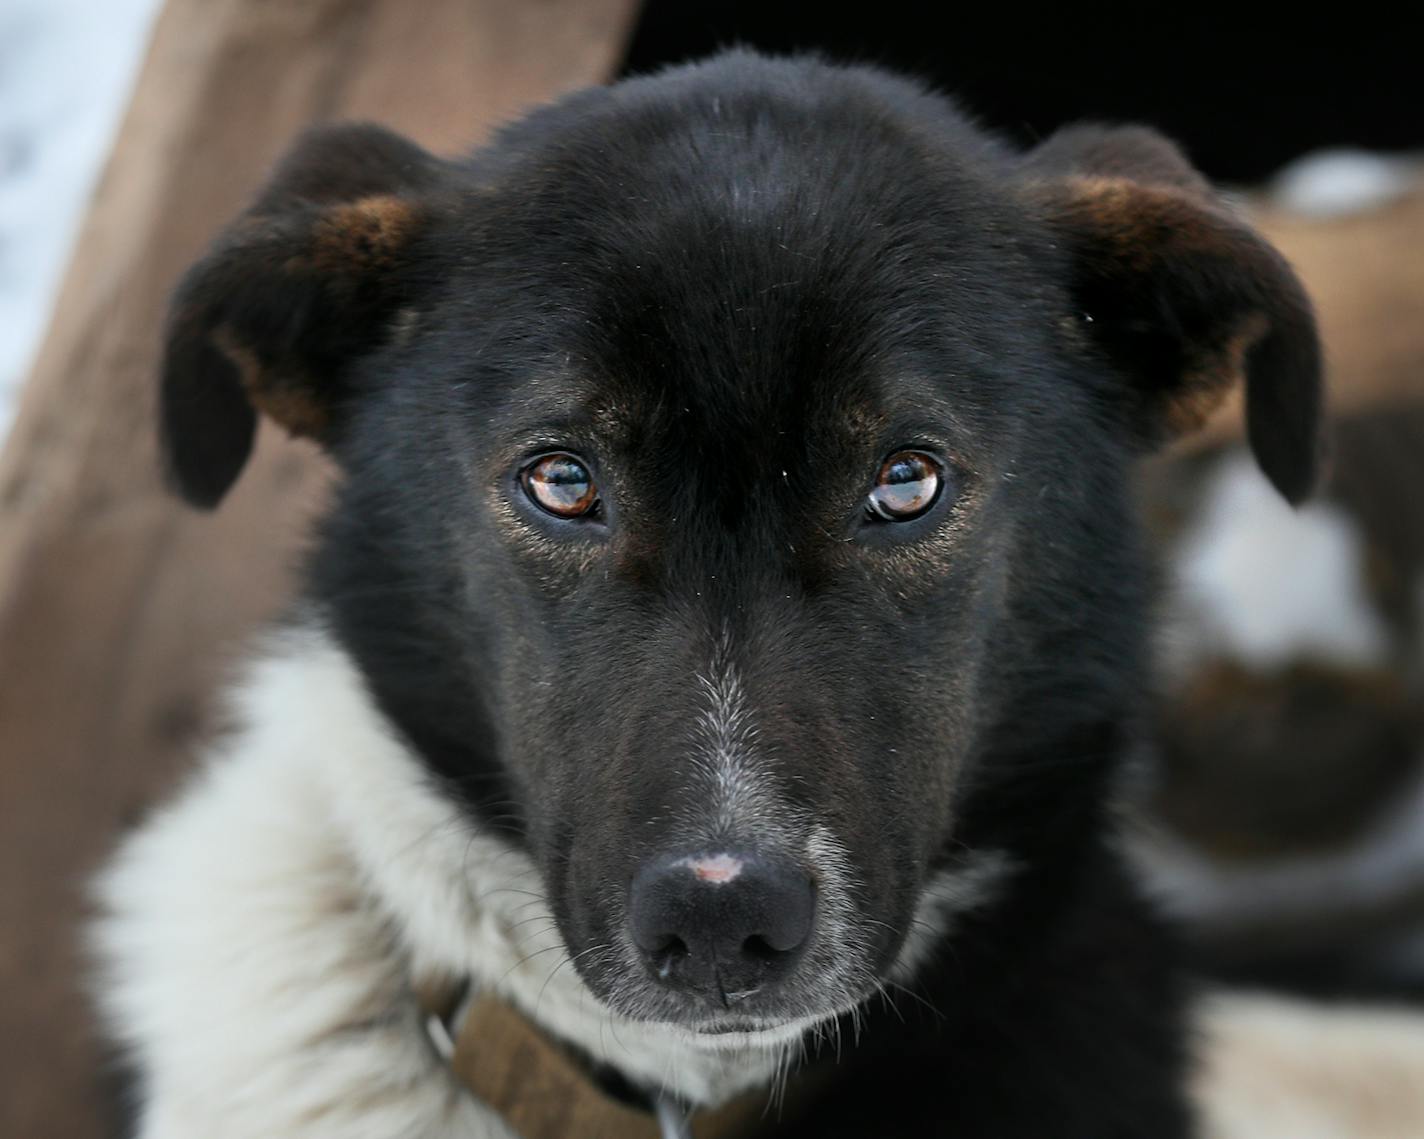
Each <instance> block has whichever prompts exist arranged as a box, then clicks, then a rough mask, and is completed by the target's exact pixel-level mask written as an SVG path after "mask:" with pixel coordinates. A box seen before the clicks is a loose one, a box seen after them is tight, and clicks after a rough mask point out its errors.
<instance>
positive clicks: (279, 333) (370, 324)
mask: <svg viewBox="0 0 1424 1139" xmlns="http://www.w3.org/2000/svg"><path fill="white" fill-rule="evenodd" d="M448 171H449V167H448V166H447V165H446V164H445V163H443V162H442V161H440V160H439V159H437V158H435V157H433V156H432V155H430V154H428V153H427V152H425V151H424V150H422V149H421V148H420V147H418V146H416V145H415V144H414V143H411V142H408V141H407V140H405V139H403V138H401V137H399V136H398V135H395V134H392V133H391V132H389V131H387V130H383V129H382V128H380V127H374V126H365V125H352V126H337V127H323V128H318V129H316V130H313V131H311V132H309V133H308V134H307V135H305V136H304V137H303V138H302V139H301V140H300V141H299V142H298V143H297V144H296V145H295V146H294V147H293V148H292V150H291V151H290V152H289V154H288V155H287V157H286V158H285V159H284V160H283V161H282V163H281V164H280V165H279V166H278V168H277V170H276V172H275V173H274V174H273V176H272V177H271V179H270V180H269V182H268V183H267V186H266V188H265V189H264V190H263V191H262V193H261V195H260V196H259V198H258V199H257V201H256V202H255V203H254V204H253V206H252V207H251V208H250V209H249V210H248V211H247V212H246V213H245V214H243V215H242V216H241V217H240V218H238V219H237V221H235V222H234V223H233V224H232V225H230V226H229V227H228V228H227V230H226V231H225V232H224V233H223V234H222V235H221V236H220V237H219V238H218V240H217V242H216V243H215V244H214V246H213V248H212V249H211V250H210V251H209V252H208V254H207V256H206V257H204V258H203V259H202V260H201V261H199V262H198V263H197V264H196V265H194V266H193V268H192V269H190V270H189V271H188V273H187V275H186V276H185V277H184V278H183V281H182V283H181V284H180V285H179V287H178V290H177V293H176V295H175V296H174V299H173V303H172V307H171V309H170V312H169V318H168V326H167V333H166V338H167V342H166V347H165V352H164V361H163V376H162V388H161V392H160V399H159V404H160V425H159V429H160V436H161V442H162V448H163V453H164V457H165V461H166V466H167V469H168V473H169V475H170V478H171V480H172V482H173V483H174V485H175V486H176V488H177V490H178V491H179V492H180V493H181V494H182V495H183V497H184V498H186V499H187V500H188V501H189V502H190V503H192V504H194V505H196V506H201V507H205V508H212V507H214V506H216V505H217V504H218V502H220V501H221V500H222V497H223V495H225V494H226V493H227V491H228V489H229V488H230V487H231V486H232V484H233V483H234V482H235V481H236V479H237V476H238V475H239V473H241V471H242V467H243V465H244V464H245V463H246V462H247V458H248V455H249V454H250V453H251V450H252V443H253V438H254V436H255V434H256V429H257V412H258V411H262V412H265V413H266V414H267V415H269V416H271V417H272V418H273V419H274V420H276V421H277V422H278V423H280V424H281V425H282V426H283V427H285V428H286V429H287V430H288V431H290V432H291V433H292V434H294V435H306V436H310V437H312V438H315V439H316V440H318V441H320V442H323V443H329V442H331V441H332V439H333V438H334V437H335V435H336V433H337V432H338V431H339V430H340V428H341V423H342V419H343V415H344V412H345V409H346V405H347V402H348V398H349V392H348V390H347V384H346V377H347V374H348V369H349V366H350V364H351V362H352V361H353V360H355V359H356V358H357V357H359V356H360V355H362V354H363V353H366V352H369V351H371V350H372V349H374V348H376V347H377V346H378V345H379V344H380V343H381V341H382V339H383V338H384V337H385V336H387V335H388V333H389V329H390V327H391V324H392V320H393V318H394V316H395V314H396V312H397V311H398V310H399V308H400V306H402V305H404V304H406V303H408V302H409V300H410V298H411V295H412V291H413V289H414V287H415V283H414V281H413V277H414V273H415V260H416V258H415V256H414V249H415V246H416V244H417V239H418V238H419V236H420V234H421V232H422V231H423V229H424V228H425V226H426V224H427V221H428V218H429V209H430V207H429V197H428V195H429V194H430V192H431V191H432V190H435V189H437V188H438V187H439V186H440V185H441V184H442V183H443V182H444V181H445V179H446V177H447V174H448Z"/></svg>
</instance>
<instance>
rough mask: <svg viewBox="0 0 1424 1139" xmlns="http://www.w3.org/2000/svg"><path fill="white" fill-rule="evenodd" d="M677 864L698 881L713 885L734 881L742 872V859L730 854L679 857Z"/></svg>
mask: <svg viewBox="0 0 1424 1139" xmlns="http://www.w3.org/2000/svg"><path fill="white" fill-rule="evenodd" d="M675 865H677V866H686V867H687V868H688V869H689V870H691V871H692V873H693V874H695V875H696V876H697V878H698V880H699V881H702V882H710V883H712V884H713V885H714V886H721V885H723V884H724V883H727V882H731V881H734V880H735V879H736V877H737V876H738V875H739V874H741V872H742V860H741V859H740V858H736V857H733V856H732V855H730V854H714V855H712V856H711V857H708V858H680V859H678V861H677V862H676V863H675Z"/></svg>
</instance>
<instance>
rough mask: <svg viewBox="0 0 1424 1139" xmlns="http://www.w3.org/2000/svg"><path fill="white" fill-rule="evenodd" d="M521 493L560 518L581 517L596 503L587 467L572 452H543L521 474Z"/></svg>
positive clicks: (593, 486)
mask: <svg viewBox="0 0 1424 1139" xmlns="http://www.w3.org/2000/svg"><path fill="white" fill-rule="evenodd" d="M520 481H521V482H522V483H523V484H524V493H525V494H527V495H528V496H529V497H530V498H531V499H533V500H534V503H535V505H536V506H539V507H540V508H541V509H543V510H547V511H548V512H549V513H550V514H553V515H556V516H557V517H559V518H581V517H583V516H584V515H586V514H591V513H592V512H593V510H594V508H595V507H596V506H598V487H597V486H596V485H594V481H593V476H592V475H591V474H589V473H588V468H587V467H585V466H584V465H583V464H582V463H581V462H579V461H578V460H577V459H575V458H574V457H573V456H572V455H563V454H559V455H545V456H544V457H543V458H542V459H536V460H535V461H534V462H532V463H530V464H529V466H527V467H525V468H524V470H523V471H522V472H521V474H520Z"/></svg>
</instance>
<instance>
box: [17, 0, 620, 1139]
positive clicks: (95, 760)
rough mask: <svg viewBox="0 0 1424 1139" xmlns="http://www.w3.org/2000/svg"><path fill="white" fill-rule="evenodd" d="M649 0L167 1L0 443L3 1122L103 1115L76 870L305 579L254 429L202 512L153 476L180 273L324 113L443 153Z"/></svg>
mask: <svg viewBox="0 0 1424 1139" xmlns="http://www.w3.org/2000/svg"><path fill="white" fill-rule="evenodd" d="M636 7H637V4H636V0H420V3H414V2H412V0H169V2H168V4H167V7H166V8H165V10H164V11H163V14H162V15H161V17H160V18H159V21H158V24H157V27H156V30H155V32H154V35H153V39H152V43H151V46H150V49H149V54H148V58H147V61H146V63H145V65H144V68H143V71H142V73H141V76H140V79H139V82H138V86H137V89H136V90H135V92H134V95H133V99H132V103H131V105H130V107H129V110H128V114H127V117H126V118H125V120H124V123H123V126H122V128H121V130H120V132H119V137H118V141H117V144H116V146H115V148H114V151H113V154H112V157H111V159H110V161H109V164H108V167H107V169H106V171H105V174H104V177H103V180H102V183H101V185H100V187H99V190H98V192H97V194H96V196H95V199H94V201H93V203H92V206H91V208H90V211H89V214H88V217H87V219H86V221H85V222H84V225H83V228H82V231H81V235H80V239H79V242H78V246H77V252H76V253H75V255H74V258H73V261H72V263H71V265H70V268H69V272H68V275H67V277H66V279H65V283H64V286H63V289H62V291H61V294H60V298H59V302H58V306H57V308H56V311H55V314H54V318H53V322H52V325H51V327H50V330H49V333H48V336H47V339H46V340H45V343H44V345H43V347H42V349H41V352H40V355H39V358H38V362H37V364H36V366H35V368H34V371H33V374H32V375H31V378H30V380H29V383H28V385H27V388H26V390H25V392H24V396H23V399H22V403H21V408H20V411H19V415H18V418H17V420H16V422H15V426H14V428H13V431H12V434H11V436H10V439H9V442H8V444H7V445H6V448H5V450H4V452H3V453H2V454H0V993H3V994H4V998H3V999H2V1000H0V1134H4V1135H15V1136H22V1135H23V1136H27V1137H35V1139H39V1137H42V1136H55V1137H60V1136H63V1137H64V1139H87V1137H89V1136H95V1135H98V1134H100V1133H101V1131H102V1125H101V1122H100V1116H101V1110H102V1106H101V1105H102V1096H101V1094H100V1093H99V1090H98V1085H99V1080H98V1073H99V1069H100V1065H99V1064H98V1062H97V1060H96V1055H97V1053H96V1050H95V1046H94V1042H93V1038H92V1033H91V1032H90V1031H89V1030H88V1027H87V1025H88V1021H87V1015H86V1006H85V1003H84V1001H83V999H82V998H81V996H80V994H79V991H78V988H79V987H78V983H77V978H78V976H79V974H80V972H81V955H80V953H79V952H78V947H77V926H78V918H79V915H80V914H81V911H82V908H83V902H82V898H83V893H84V884H85V881H86V879H87V877H88V876H89V874H90V873H91V872H92V870H93V868H94V866H95V865H96V864H97V862H98V861H99V860H100V859H101V858H102V857H103V855H104V854H105V853H106V852H107V851H108V850H109V849H110V848H111V847H112V844H113V842H114V840H115V836H116V834H117V832H118V831H119V829H120V827H121V826H122V825H124V824H125V823H127V822H129V821H131V820H132V819H133V818H134V817H135V816H136V815H137V814H138V813H139V812H141V811H142V810H143V809H144V808H145V806H146V805H147V804H148V803H149V802H150V801H151V800H152V798H153V797H154V796H155V794H156V793H157V792H158V791H159V789H160V788H163V787H165V786H166V785H168V784H169V783H170V781H171V780H172V779H173V777H174V776H175V774H176V773H177V772H179V771H180V770H181V769H182V768H184V767H185V766H186V764H187V763H188V762H189V759H190V757H191V752H192V748H193V745H194V743H195V740H196V738H197V736H198V735H199V733H200V732H201V731H203V730H204V729H205V727H206V726H207V725H209V724H210V722H211V717H210V704H209V697H210V694H211V692H212V690H213V687H214V684H215V682H216V681H217V680H218V679H219V678H220V677H221V676H222V675H223V673H224V671H225V670H226V669H227V668H228V667H229V666H230V665H231V663H232V661H233V658H234V655H235V654H236V653H237V652H238V649H239V646H240V645H241V643H242V642H243V640H244V638H245V637H247V636H248V635H249V633H250V632H251V631H252V630H253V628H254V627H255V626H257V625H258V624H259V623H261V622H262V621H263V620H265V619H266V618H268V617H270V616H272V615H273V614H274V613H276V612H277V611H278V610H279V609H280V608H281V607H282V605H283V604H284V602H285V601H286V600H287V598H288V596H289V592H290V589H291V585H292V568H293V563H294V562H295V561H296V559H297V557H298V550H299V548H300V541H301V535H302V533H303V530H304V528H305V526H306V524H307V521H308V519H309V518H310V517H311V515H312V513H313V510H314V509H315V508H316V507H317V506H318V505H319V503H320V502H321V499H322V494H323V488H324V486H325V485H326V483H327V481H328V477H329V472H328V471H327V469H326V467H325V464H324V462H323V460H321V459H320V458H319V457H318V456H317V455H316V453H315V452H314V451H312V450H311V449H309V448H306V447H303V446H300V445H297V444H293V443H291V442H288V441H287V440H285V439H282V438H279V437H278V436H277V435H276V434H275V433H274V432H270V431H264V433H263V435H262V437H261V439H260V441H259V447H258V451H257V454H256V456H255V460H254V462H253V463H252V465H251V466H250V467H249V468H248V470H247V472H246V473H245V474H244V476H243V478H242V480H241V482H240V484H239V485H238V487H237V489H236V491H235V492H234V494H233V495H232V497H231V498H230V500H229V501H228V502H227V503H225V504H224V506H223V507H222V509H221V510H219V511H218V512H217V513H216V514H214V515H211V516H204V515H200V514H197V513H194V512H191V511H189V510H187V509H185V508H183V507H182V506H180V505H179V504H178V503H177V502H176V501H175V500H174V499H172V498H171V497H170V496H169V495H168V494H167V493H165V491H164V490H163V488H162V487H161V486H160V484H159V479H158V471H157V460H156V454H155V443H154V437H153V429H152V424H153V418H154V415H153V391H154V383H155V381H154V376H155V364H156V359H157V352H158V332H157V330H158V328H159V326H160V322H161V318H162V315H163V310H164V303H165V298H166V295H167V293H168V291H169V289H170V288H171V287H172V285H173V283H174V281H175V280H176V278H177V277H178V275H179V274H180V273H181V272H182V270H183V269H184V268H185V267H186V266H187V264H188V263H189V262H190V261H191V260H193V259H194V258H195V257H196V256H197V255H198V254H199V253H200V251H201V250H202V248H203V247H204V245H205V244H206V242H207V241H208V239H209V238H210V237H211V236H212V234H213V233H214V231H215V230H216V228H217V227H218V226H219V225H220V224H221V223H222V222H224V221H225V220H227V219H228V218H229V217H230V216H231V215H233V214H234V213H235V212H236V211H237V210H238V209H239V208H240V207H241V206H242V205H243V204H244V203H245V201H246V200H247V198H248V197H249V195H250V194H251V193H252V192H253V190H254V189H255V187H256V185H257V184H258V182H259V181H260V179H261V177H262V175H263V173H264V171H265V170H266V168H267V167H268V166H269V165H270V164H271V163H272V162H273V161H274V160H275V159H276V157H277V156H278V155H279V154H280V153H281V151H282V150H283V148H284V147H285V146H286V145H287V143H288V142H289V141H290V140H291V139H292V138H293V136H295V135H296V134H297V133H298V132H299V131H300V130H301V129H302V128H303V127H304V126H306V125H308V124H309V123H311V122H313V121H316V120H321V119H331V118H367V119H372V120H376V121H380V122H383V123H386V124H388V125H390V126H392V127H394V128H396V129H397V130H401V131H404V132H406V133H408V134H410V135H411V136H412V137H414V138H415V139H417V140H418V141H420V142H422V143H424V144H425V145H427V146H429V147H431V148H433V149H436V150H439V151H445V152H454V151H460V150H464V149H467V148H469V147H471V146H472V145H474V144H475V143H477V142H478V141H479V140H480V139H481V138H482V137H483V136H484V135H485V134H486V133H487V132H488V131H489V130H490V129H491V127H493V126H494V125H495V124H497V123H498V122H500V121H501V120H506V119H509V118H511V117H513V116H515V115H517V114H518V113H519V112H520V111H521V110H522V109H524V108H525V107H527V106H528V105H529V104H531V103H536V102H539V101H543V100H547V99H549V98H551V97H553V96H555V95H558V94H560V93H561V92H563V91H566V90H569V89H572V88H575V87H580V86H584V85H587V84H590V83H596V82H600V81H602V80H603V79H605V78H607V77H608V76H609V75H610V74H611V73H612V71H613V70H614V69H615V68H616V66H617V64H618V62H619V60H620V59H621V56H622V52H623V49H624V45H625V43H626V38H627V36H628V34H629V33H630V30H631V26H632V21H633V19H634V16H635V14H636Z"/></svg>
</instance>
